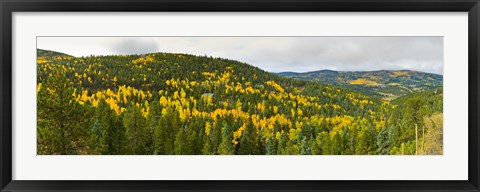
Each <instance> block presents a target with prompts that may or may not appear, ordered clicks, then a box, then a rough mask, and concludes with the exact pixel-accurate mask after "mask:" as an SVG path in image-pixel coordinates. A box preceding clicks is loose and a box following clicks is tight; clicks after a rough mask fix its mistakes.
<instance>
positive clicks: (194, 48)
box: [38, 37, 443, 74]
mask: <svg viewBox="0 0 480 192" xmlns="http://www.w3.org/2000/svg"><path fill="white" fill-rule="evenodd" d="M38 47H39V48H45V49H51V50H55V51H60V52H65V53H69V54H73V55H75V56H84V55H90V54H95V55H108V54H135V53H149V52H157V51H160V52H174V53H189V54H194V55H209V56H214V57H224V58H229V59H235V60H240V61H243V62H247V63H249V64H251V65H254V66H257V67H259V68H261V69H264V70H266V71H271V72H282V71H295V72H306V71H314V70H322V69H332V70H342V71H371V70H382V69H387V70H400V69H408V70H418V71H424V72H431V73H437V74H443V37H128V38H126V37H65V38H63V39H61V40H59V39H58V37H41V38H38Z"/></svg>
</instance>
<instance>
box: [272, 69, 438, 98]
mask: <svg viewBox="0 0 480 192" xmlns="http://www.w3.org/2000/svg"><path fill="white" fill-rule="evenodd" d="M275 74H277V75H281V76H285V77H290V78H294V79H301V80H310V81H316V82H324V83H327V84H332V85H337V86H345V87H350V88H352V89H355V90H358V91H362V92H367V93H373V94H378V95H382V96H383V97H384V98H386V99H394V98H397V97H399V96H403V95H406V94H409V93H413V92H416V91H423V90H428V89H433V88H438V87H441V86H443V75H439V74H435V73H427V72H421V71H415V70H375V71H334V70H328V69H326V70H317V71H309V72H303V73H297V72H280V73H275Z"/></svg>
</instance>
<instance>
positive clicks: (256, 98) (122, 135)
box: [37, 49, 443, 155]
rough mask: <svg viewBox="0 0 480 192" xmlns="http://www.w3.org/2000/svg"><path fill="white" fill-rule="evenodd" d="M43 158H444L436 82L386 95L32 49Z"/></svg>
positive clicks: (247, 73)
mask: <svg viewBox="0 0 480 192" xmlns="http://www.w3.org/2000/svg"><path fill="white" fill-rule="evenodd" d="M37 52H38V54H37V77H38V78H37V110H38V111H37V154H39V155H87V154H88V155H440V154H442V153H443V89H442V88H441V87H435V88H431V89H428V90H421V91H418V92H413V93H411V94H407V95H405V96H402V97H399V98H396V99H394V100H386V99H384V98H382V97H378V96H377V95H370V94H368V93H365V92H360V91H357V90H355V89H349V88H348V87H340V86H336V85H333V84H328V83H323V82H318V81H309V80H303V79H294V78H289V77H284V76H280V75H278V74H273V73H269V72H266V71H263V70H261V69H259V68H257V67H254V66H251V65H249V64H247V63H243V62H239V61H234V60H229V59H224V58H214V57H208V56H195V55H188V54H172V53H152V54H142V55H111V56H88V57H73V56H70V55H66V54H62V53H58V52H52V51H47V50H40V49H39V50H37Z"/></svg>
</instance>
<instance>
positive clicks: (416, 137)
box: [415, 123, 418, 155]
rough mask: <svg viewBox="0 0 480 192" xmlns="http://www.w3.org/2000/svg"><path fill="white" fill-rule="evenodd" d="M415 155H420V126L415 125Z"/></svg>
mask: <svg viewBox="0 0 480 192" xmlns="http://www.w3.org/2000/svg"><path fill="white" fill-rule="evenodd" d="M415 155H418V126H417V124H416V123H415Z"/></svg>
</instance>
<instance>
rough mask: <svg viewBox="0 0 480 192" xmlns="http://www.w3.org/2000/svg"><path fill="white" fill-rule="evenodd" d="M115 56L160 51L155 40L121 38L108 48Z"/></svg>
mask: <svg viewBox="0 0 480 192" xmlns="http://www.w3.org/2000/svg"><path fill="white" fill-rule="evenodd" d="M108 47H109V48H110V50H111V52H112V53H113V54H137V53H151V52H157V51H158V45H157V42H155V39H153V38H140V39H138V38H131V37H130V38H126V37H125V38H119V39H118V40H114V41H112V43H111V44H110V45H109V46H108Z"/></svg>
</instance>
